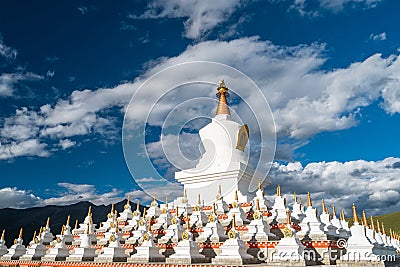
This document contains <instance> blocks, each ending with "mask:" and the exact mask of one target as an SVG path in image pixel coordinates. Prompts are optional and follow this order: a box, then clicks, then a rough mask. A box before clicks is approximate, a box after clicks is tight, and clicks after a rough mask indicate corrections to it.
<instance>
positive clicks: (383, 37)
mask: <svg viewBox="0 0 400 267" xmlns="http://www.w3.org/2000/svg"><path fill="white" fill-rule="evenodd" d="M369 38H370V39H371V40H374V41H384V40H386V32H382V33H379V34H371V35H370V36H369Z"/></svg>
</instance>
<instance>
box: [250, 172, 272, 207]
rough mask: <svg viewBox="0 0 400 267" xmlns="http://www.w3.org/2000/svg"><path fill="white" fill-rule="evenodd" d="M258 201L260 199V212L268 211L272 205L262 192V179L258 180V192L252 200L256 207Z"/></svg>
mask: <svg viewBox="0 0 400 267" xmlns="http://www.w3.org/2000/svg"><path fill="white" fill-rule="evenodd" d="M257 199H258V203H259V204H258V205H259V207H260V209H259V210H261V211H268V205H269V204H270V203H269V202H268V200H267V199H266V198H265V196H264V191H263V190H262V186H261V180H260V179H258V190H257V191H256V196H255V197H254V199H253V200H252V202H253V205H254V206H255V205H256V201H257Z"/></svg>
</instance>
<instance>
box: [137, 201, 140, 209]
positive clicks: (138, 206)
mask: <svg viewBox="0 0 400 267" xmlns="http://www.w3.org/2000/svg"><path fill="white" fill-rule="evenodd" d="M139 208H140V200H138V201H137V204H136V210H139Z"/></svg>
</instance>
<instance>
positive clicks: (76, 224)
mask: <svg viewBox="0 0 400 267" xmlns="http://www.w3.org/2000/svg"><path fill="white" fill-rule="evenodd" d="M75 229H78V220H76V221H75Z"/></svg>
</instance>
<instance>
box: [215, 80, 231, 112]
mask: <svg viewBox="0 0 400 267" xmlns="http://www.w3.org/2000/svg"><path fill="white" fill-rule="evenodd" d="M217 90H218V93H217V97H218V98H219V102H218V107H217V112H216V115H220V114H227V115H230V114H231V113H230V111H229V106H228V102H227V101H226V98H227V97H229V93H228V87H226V85H225V82H224V80H221V81H220V82H219V86H218V89H217Z"/></svg>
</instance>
